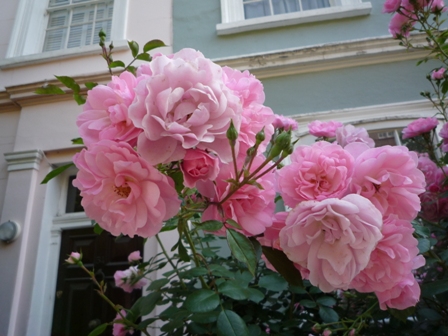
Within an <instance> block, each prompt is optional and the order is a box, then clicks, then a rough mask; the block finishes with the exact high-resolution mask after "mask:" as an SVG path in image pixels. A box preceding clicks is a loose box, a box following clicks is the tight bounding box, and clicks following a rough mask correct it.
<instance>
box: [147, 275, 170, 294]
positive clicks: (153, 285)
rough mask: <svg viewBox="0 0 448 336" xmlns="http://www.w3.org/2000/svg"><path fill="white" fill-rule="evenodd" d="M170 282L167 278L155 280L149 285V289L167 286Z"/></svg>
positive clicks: (154, 289)
mask: <svg viewBox="0 0 448 336" xmlns="http://www.w3.org/2000/svg"><path fill="white" fill-rule="evenodd" d="M169 282H170V280H169V279H166V278H162V279H157V280H154V281H153V282H151V284H150V285H149V286H148V290H153V291H156V290H159V289H160V288H162V287H163V286H165V285H166V284H167V283H169Z"/></svg>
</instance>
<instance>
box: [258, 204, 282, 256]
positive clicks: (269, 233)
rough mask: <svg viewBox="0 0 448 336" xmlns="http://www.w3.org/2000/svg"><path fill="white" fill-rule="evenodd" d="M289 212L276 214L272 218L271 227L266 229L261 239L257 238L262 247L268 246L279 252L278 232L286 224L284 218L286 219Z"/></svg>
mask: <svg viewBox="0 0 448 336" xmlns="http://www.w3.org/2000/svg"><path fill="white" fill-rule="evenodd" d="M288 215H289V212H287V211H282V212H277V213H276V214H275V215H274V217H272V226H270V227H268V228H266V231H265V232H264V235H263V236H262V237H259V238H257V240H258V241H259V242H260V244H261V245H263V246H269V247H272V248H275V249H277V250H281V249H282V248H281V247H280V237H279V234H280V230H281V229H283V228H284V227H285V226H286V224H285V221H286V217H288Z"/></svg>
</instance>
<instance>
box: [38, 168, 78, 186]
mask: <svg viewBox="0 0 448 336" xmlns="http://www.w3.org/2000/svg"><path fill="white" fill-rule="evenodd" d="M71 166H74V164H73V163H69V164H66V165H64V166H61V167H58V168H56V169H54V170H52V171H51V172H49V173H48V174H47V176H45V178H44V179H43V180H42V182H41V183H40V184H46V183H47V182H48V181H50V180H51V179H53V178H55V177H56V176H58V175H59V174H61V173H62V172H63V171H64V170H67V169H68V168H70V167H71Z"/></svg>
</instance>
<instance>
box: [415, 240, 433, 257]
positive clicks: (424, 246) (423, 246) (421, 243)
mask: <svg viewBox="0 0 448 336" xmlns="http://www.w3.org/2000/svg"><path fill="white" fill-rule="evenodd" d="M417 241H418V245H417V247H418V250H419V251H420V253H425V252H428V251H429V249H430V248H431V243H430V242H429V239H426V238H417Z"/></svg>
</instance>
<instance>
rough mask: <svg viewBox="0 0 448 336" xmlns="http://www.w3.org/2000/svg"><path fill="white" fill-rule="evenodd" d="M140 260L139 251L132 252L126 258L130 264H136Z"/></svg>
mask: <svg viewBox="0 0 448 336" xmlns="http://www.w3.org/2000/svg"><path fill="white" fill-rule="evenodd" d="M140 259H142V256H141V255H140V251H134V252H132V253H130V254H129V256H128V261H129V262H130V263H133V262H137V261H139V260H140Z"/></svg>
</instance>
